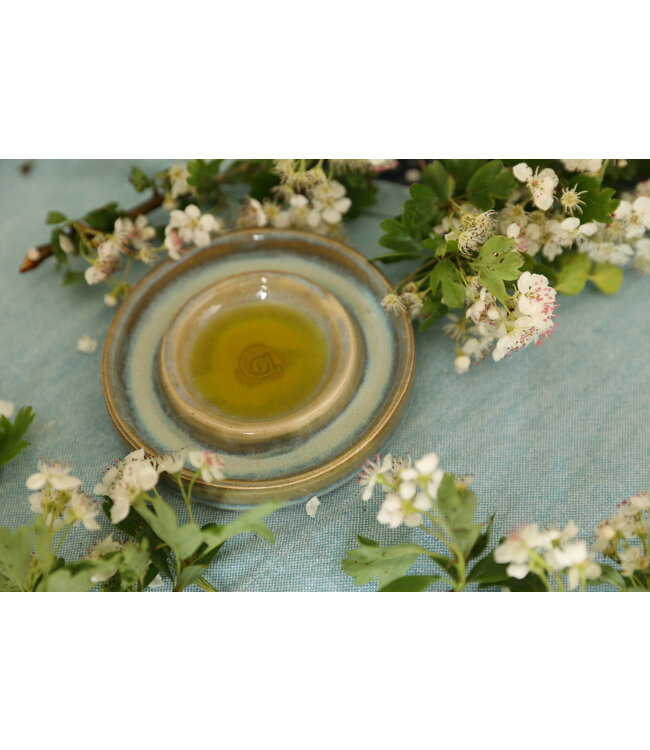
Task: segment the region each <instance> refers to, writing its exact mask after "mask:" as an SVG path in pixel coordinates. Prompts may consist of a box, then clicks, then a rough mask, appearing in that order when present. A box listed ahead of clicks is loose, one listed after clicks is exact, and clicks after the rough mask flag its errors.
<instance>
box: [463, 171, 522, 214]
mask: <svg viewBox="0 0 650 750" xmlns="http://www.w3.org/2000/svg"><path fill="white" fill-rule="evenodd" d="M516 185H517V181H516V180H515V176H514V175H513V173H512V170H511V169H504V167H503V162H501V161H500V160H498V159H495V160H494V161H489V162H488V163H487V164H484V165H483V166H482V167H480V168H479V169H478V170H477V171H476V172H474V174H473V175H472V177H471V178H470V180H469V182H468V183H467V199H468V200H469V201H470V203H473V204H474V205H475V206H478V207H479V208H480V209H481V210H482V211H487V210H488V209H490V208H494V206H495V204H496V201H497V200H506V199H507V198H509V197H510V194H511V193H512V191H513V190H514V189H515V187H516Z"/></svg>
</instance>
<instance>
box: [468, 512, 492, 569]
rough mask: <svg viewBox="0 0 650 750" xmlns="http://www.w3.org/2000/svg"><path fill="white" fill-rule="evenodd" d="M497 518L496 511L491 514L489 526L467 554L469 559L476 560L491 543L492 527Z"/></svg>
mask: <svg viewBox="0 0 650 750" xmlns="http://www.w3.org/2000/svg"><path fill="white" fill-rule="evenodd" d="M495 518H496V513H493V514H492V515H491V516H490V520H489V521H488V525H487V528H486V529H485V531H483V532H482V533H481V535H480V536H479V538H478V539H477V540H476V543H475V544H474V546H473V547H472V549H471V551H470V553H469V555H467V559H468V560H474V559H475V558H477V557H480V556H481V555H482V554H483V553H484V552H485V550H486V549H487V546H488V544H489V543H490V537H491V536H492V527H493V526H494V519H495Z"/></svg>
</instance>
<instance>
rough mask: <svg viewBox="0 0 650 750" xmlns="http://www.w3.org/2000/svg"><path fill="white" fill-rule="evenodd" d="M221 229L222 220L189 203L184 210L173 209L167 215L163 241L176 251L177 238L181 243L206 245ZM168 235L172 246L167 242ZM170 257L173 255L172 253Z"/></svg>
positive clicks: (170, 251)
mask: <svg viewBox="0 0 650 750" xmlns="http://www.w3.org/2000/svg"><path fill="white" fill-rule="evenodd" d="M222 229H223V222H222V221H221V220H219V219H217V218H216V217H214V216H213V215H212V214H202V213H201V211H200V209H199V207H198V206H196V205H194V204H190V205H189V206H187V208H185V210H184V211H180V210H177V209H175V210H173V211H172V212H171V213H170V215H169V224H168V225H167V227H166V228H165V242H166V244H167V247H168V248H169V254H170V255H172V250H176V251H178V249H179V248H178V238H180V239H181V240H182V241H183V243H187V244H193V245H196V246H197V247H199V246H201V245H207V244H208V243H209V242H210V238H211V236H212V235H213V234H216V233H217V232H220V231H221V230H222ZM170 235H171V236H172V237H173V239H172V243H171V244H172V246H171V247H170V244H169V243H168V242H167V239H168V237H170ZM172 257H174V256H173V255H172Z"/></svg>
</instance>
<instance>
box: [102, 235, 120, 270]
mask: <svg viewBox="0 0 650 750" xmlns="http://www.w3.org/2000/svg"><path fill="white" fill-rule="evenodd" d="M120 252H121V243H118V242H116V241H115V239H108V240H104V242H102V243H101V244H100V246H99V247H98V248H97V257H98V258H99V260H100V261H101V263H102V265H104V264H105V265H107V266H113V265H115V264H116V263H117V261H118V260H119V257H120Z"/></svg>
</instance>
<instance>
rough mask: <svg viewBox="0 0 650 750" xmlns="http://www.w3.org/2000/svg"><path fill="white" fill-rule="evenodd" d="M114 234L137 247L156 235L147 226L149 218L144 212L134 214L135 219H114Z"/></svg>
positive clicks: (151, 228)
mask: <svg viewBox="0 0 650 750" xmlns="http://www.w3.org/2000/svg"><path fill="white" fill-rule="evenodd" d="M115 234H116V235H118V236H119V237H120V238H122V239H123V241H125V242H130V243H131V245H133V247H135V248H136V249H139V248H141V247H143V246H144V245H145V243H147V242H148V240H151V239H153V238H154V237H155V236H156V230H155V229H154V228H153V227H151V226H149V219H147V217H146V216H145V215H144V214H140V215H139V216H136V218H135V221H134V220H132V219H129V218H128V217H123V218H119V219H116V220H115Z"/></svg>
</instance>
